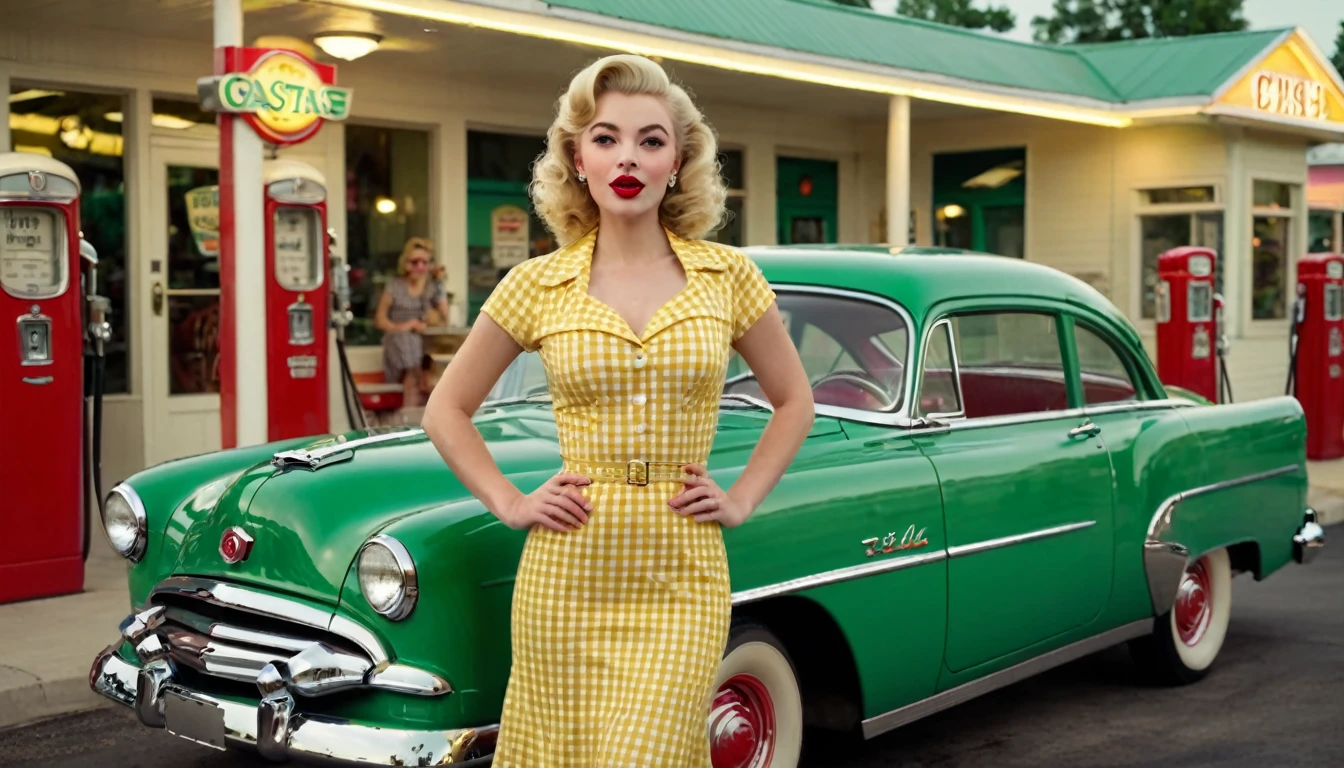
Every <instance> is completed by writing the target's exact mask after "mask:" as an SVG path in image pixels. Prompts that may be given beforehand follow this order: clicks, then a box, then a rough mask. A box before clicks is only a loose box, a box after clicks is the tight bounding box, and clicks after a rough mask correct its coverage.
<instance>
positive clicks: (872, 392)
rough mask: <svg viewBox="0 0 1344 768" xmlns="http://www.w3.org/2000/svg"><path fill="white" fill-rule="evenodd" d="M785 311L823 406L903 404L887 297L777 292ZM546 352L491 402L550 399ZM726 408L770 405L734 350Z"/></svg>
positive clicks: (528, 360)
mask: <svg viewBox="0 0 1344 768" xmlns="http://www.w3.org/2000/svg"><path fill="white" fill-rule="evenodd" d="M778 303H779V310H780V315H781V317H782V318H783V320H784V326H785V328H786V329H787V330H788V332H789V336H790V337H791V338H792V339H793V343H794V345H795V346H796V347H797V348H798V352H799V356H800V357H801V358H802V361H803V368H804V370H806V371H807V376H808V379H809V380H810V381H811V382H812V395H813V399H814V400H815V401H816V403H817V405H819V406H830V407H835V408H845V409H854V410H862V411H872V412H879V413H881V412H886V413H889V412H892V411H896V410H899V409H900V407H901V404H902V402H903V399H904V397H905V392H904V387H903V384H904V381H905V363H906V355H907V354H909V336H910V333H909V330H910V329H909V326H908V325H907V323H906V321H905V319H904V317H903V315H902V314H901V313H898V312H897V311H896V310H894V309H892V308H891V307H890V306H888V305H885V304H878V303H875V302H873V301H871V300H867V299H861V298H854V297H850V296H841V295H836V294H830V293H804V292H788V291H785V290H779V291H778ZM549 400H550V390H549V388H548V386H547V382H546V369H545V366H544V365H543V364H542V361H541V355H540V354H539V353H536V352H526V353H523V354H521V355H519V356H518V357H517V358H516V359H515V360H514V361H513V363H512V364H510V365H509V367H508V369H507V370H505V371H504V375H502V376H501V377H500V378H499V381H498V382H496V383H495V386H494V387H493V388H492V389H491V390H490V393H489V394H488V395H487V396H486V400H485V404H486V405H500V404H503V403H513V402H548V401H549ZM722 405H723V406H724V407H744V408H752V407H768V399H767V398H766V396H765V394H764V393H763V392H762V391H761V388H760V386H759V384H757V382H756V377H755V376H754V375H753V374H752V373H751V369H750V368H749V367H748V366H747V364H746V362H745V361H744V360H743V359H742V357H741V356H740V355H738V354H737V353H736V352H733V354H732V357H731V359H730V360H729V361H728V371H727V375H726V377H725V379H724V398H723V402H722Z"/></svg>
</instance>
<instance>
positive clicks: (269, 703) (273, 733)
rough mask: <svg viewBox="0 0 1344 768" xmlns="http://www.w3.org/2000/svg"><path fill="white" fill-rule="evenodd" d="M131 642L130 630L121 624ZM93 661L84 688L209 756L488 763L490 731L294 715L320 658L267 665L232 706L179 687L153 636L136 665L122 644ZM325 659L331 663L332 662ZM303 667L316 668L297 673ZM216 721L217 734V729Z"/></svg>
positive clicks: (318, 673) (142, 639)
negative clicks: (252, 693)
mask: <svg viewBox="0 0 1344 768" xmlns="http://www.w3.org/2000/svg"><path fill="white" fill-rule="evenodd" d="M129 627H130V628H131V630H132V632H131V633H132V634H135V632H134V629H135V628H136V627H135V624H134V623H133V622H132V623H130V624H129ZM129 639H130V638H127V637H125V630H124V631H123V638H122V640H118V641H117V642H115V643H113V644H111V645H109V646H108V647H107V648H105V649H103V651H102V652H101V653H99V654H98V656H97V657H96V658H95V659H94V662H93V667H92V668H91V669H90V670H89V686H90V687H91V688H92V689H93V690H94V691H96V692H98V693H100V694H102V695H104V696H106V697H108V698H109V699H111V700H113V701H115V702H117V703H120V704H124V705H126V706H128V707H130V708H132V709H133V710H135V712H136V715H137V716H138V717H139V719H140V722H141V723H143V724H144V725H146V726H149V727H151V728H166V729H167V730H168V731H169V732H170V733H173V734H174V735H176V736H181V737H183V738H186V739H190V740H191V741H195V742H197V743H199V744H203V745H205V746H210V747H214V748H216V749H225V748H226V747H228V746H242V747H247V748H252V749H256V750H257V751H258V752H259V753H260V754H261V755H262V756H263V757H266V758H268V759H270V760H274V761H277V762H280V761H286V760H290V759H297V760H300V761H304V762H316V763H323V764H328V765H364V766H367V765H463V766H486V765H489V763H490V753H491V752H493V746H494V740H495V736H496V735H497V732H498V728H497V726H493V725H492V726H485V727H481V728H461V729H453V730H437V731H410V730H395V729H390V728H378V727H371V726H365V725H359V724H356V723H351V722H349V721H348V720H343V719H340V718H334V717H328V716H323V715H318V714H309V713H303V712H299V711H297V707H296V696H295V689H302V686H304V685H305V684H311V682H312V681H313V680H314V679H319V680H322V681H329V680H330V679H331V677H330V670H328V669H326V668H319V667H321V665H322V664H324V663H325V661H324V660H325V659H326V658H328V657H327V656H324V655H323V653H324V651H321V650H319V651H313V652H311V653H308V654H306V657H305V658H302V659H301V658H300V657H296V658H295V659H294V660H292V661H291V662H289V663H283V662H282V663H280V664H275V665H268V666H267V667H266V669H265V670H263V673H262V675H261V676H260V677H259V678H258V681H257V686H258V689H259V692H260V701H259V702H257V703H256V704H251V703H245V702H237V701H233V700H230V699H224V698H219V697H216V696H211V695H209V694H206V693H202V692H200V691H195V690H192V689H190V688H187V687H186V686H184V685H182V684H180V683H179V682H178V681H177V680H176V679H175V676H174V673H173V662H172V661H171V659H170V658H169V656H168V654H167V652H166V649H165V648H164V646H163V645H162V643H161V642H160V640H159V636H158V635H155V634H148V633H142V634H141V636H139V637H138V640H139V644H138V645H136V646H135V652H136V656H137V657H138V659H139V662H140V663H139V664H135V663H131V662H127V661H126V660H125V659H123V658H122V657H121V655H120V653H119V650H120V648H121V647H122V643H123V640H129ZM330 658H332V659H336V660H338V661H339V659H340V654H335V655H333V656H331V657H330ZM303 662H319V663H318V664H311V663H310V664H309V666H307V667H306V668H304V667H303ZM221 721H222V727H221Z"/></svg>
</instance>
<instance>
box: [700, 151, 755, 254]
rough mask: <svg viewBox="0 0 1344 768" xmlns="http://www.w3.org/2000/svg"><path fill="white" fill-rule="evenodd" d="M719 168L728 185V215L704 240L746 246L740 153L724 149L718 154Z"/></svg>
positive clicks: (743, 182)
mask: <svg viewBox="0 0 1344 768" xmlns="http://www.w3.org/2000/svg"><path fill="white" fill-rule="evenodd" d="M719 166H720V168H721V169H722V173H723V179H724V181H725V182H726V183H727V184H728V203H727V208H728V215H727V217H726V218H725V219H724V222H723V226H721V227H719V228H718V229H716V230H714V231H713V232H711V233H709V234H708V235H706V236H705V239H706V240H713V241H714V242H716V243H723V244H725V245H731V246H735V247H739V248H740V247H742V246H743V245H746V241H745V237H744V235H743V224H742V212H743V210H744V209H745V208H746V201H747V188H746V181H745V177H744V173H743V170H742V151H741V150H738V149H725V150H723V151H722V152H720V153H719Z"/></svg>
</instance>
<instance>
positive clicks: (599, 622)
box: [423, 56, 813, 768]
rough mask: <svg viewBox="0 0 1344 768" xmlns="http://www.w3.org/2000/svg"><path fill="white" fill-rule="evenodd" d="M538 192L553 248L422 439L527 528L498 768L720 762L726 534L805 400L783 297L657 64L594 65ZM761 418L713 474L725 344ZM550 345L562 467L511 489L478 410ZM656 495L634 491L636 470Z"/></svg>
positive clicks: (547, 355) (504, 285)
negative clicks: (757, 401) (524, 358)
mask: <svg viewBox="0 0 1344 768" xmlns="http://www.w3.org/2000/svg"><path fill="white" fill-rule="evenodd" d="M557 112H558V114H557V116H556V119H555V122H554V124H553V125H552V126H551V129H550V132H549V134H548V143H547V147H548V148H547V150H546V152H545V153H544V154H543V155H542V156H541V158H540V159H539V161H538V162H537V164H536V166H535V168H534V178H533V182H532V188H531V191H532V199H533V203H534V205H535V206H536V209H537V211H538V213H539V214H540V215H541V217H542V218H543V219H544V220H545V222H546V224H547V226H548V227H549V228H550V229H551V231H552V232H554V233H555V235H556V236H557V238H558V239H559V240H560V242H562V243H566V245H563V246H562V247H561V248H560V249H559V250H557V251H555V252H554V253H551V254H548V255H546V256H542V257H539V258H536V259H532V260H530V261H527V262H524V263H523V264H520V265H518V266H516V267H514V268H513V269H512V270H510V271H509V272H508V273H507V274H506V275H505V277H504V279H503V280H502V281H501V282H500V284H499V286H498V287H497V288H496V289H495V290H494V292H493V293H492V294H491V295H490V297H489V298H488V299H487V301H486V303H485V305H484V306H483V307H482V309H481V314H480V316H479V319H478V321H477V322H476V324H475V326H474V327H473V328H472V330H471V333H470V335H469V336H468V337H467V339H466V341H465V342H464V344H463V346H462V348H461V349H460V350H459V352H458V354H457V355H456V357H454V359H453V362H452V363H451V364H450V365H449V366H448V370H447V371H446V372H445V374H444V376H443V377H442V379H441V380H440V381H439V383H438V385H437V386H436V387H435V388H434V391H433V392H432V393H431V395H430V398H429V404H428V406H427V407H426V410H425V416H424V421H423V424H424V428H425V431H426V432H427V433H428V434H429V436H430V438H431V439H432V440H433V442H434V444H435V445H436V446H437V447H438V450H439V452H440V453H441V454H442V456H443V458H444V461H446V462H447V464H448V465H449V467H450V468H451V469H452V470H453V472H454V473H455V474H456V475H457V477H459V478H460V479H461V480H462V482H463V483H464V484H465V485H466V486H467V488H468V489H469V490H470V491H471V492H472V493H473V494H474V495H475V496H476V498H478V499H479V500H480V501H481V502H482V503H483V504H484V505H485V506H486V507H487V508H488V509H489V510H490V512H492V513H493V514H494V515H495V516H496V517H498V518H499V520H500V521H502V523H503V524H504V525H507V526H509V527H511V528H515V529H526V530H527V531H528V536H527V540H526V544H525V546H524V549H523V555H522V560H521V562H520V563H519V567H518V574H517V580H516V582H515V585H514V592H513V601H514V602H513V613H512V652H513V667H512V673H511V676H510V680H509V686H508V690H507V693H506V695H505V699H504V711H503V715H502V718H501V723H500V734H499V741H498V746H497V751H496V753H495V756H494V762H493V765H494V766H495V768H543V767H544V768H617V767H619V768H627V766H640V768H652V767H654V766H666V767H667V768H673V767H675V768H709V766H710V745H709V737H708V733H707V730H708V729H707V717H708V714H709V707H710V701H711V695H712V688H713V682H714V677H715V673H716V671H717V669H718V665H719V661H720V659H721V657H722V654H723V652H724V650H725V644H726V642H727V639H728V634H729V619H730V611H731V600H730V586H729V574H728V563H727V559H726V556H725V549H724V544H723V528H724V527H732V526H738V525H741V524H742V523H743V522H744V521H746V519H747V518H748V516H749V515H751V513H752V511H753V510H754V509H756V507H757V505H759V504H760V503H761V501H762V499H764V498H765V496H766V494H768V493H769V492H770V491H771V489H773V488H774V486H775V485H776V483H777V482H778V481H779V478H780V476H781V475H782V474H783V472H784V470H785V468H786V467H787V466H788V465H789V463H790V461H792V459H793V457H794V455H795V453H796V452H797V450H798V449H799V447H800V446H801V444H802V441H803V439H804V437H805V435H806V433H807V431H808V430H809V429H810V427H811V424H812V419H813V409H812V392H811V388H810V386H809V384H808V380H807V376H806V375H805V373H804V371H803V367H802V363H801V361H800V360H799V359H798V353H797V350H796V349H795V348H794V346H793V344H792V342H791V341H790V340H789V337H788V335H787V334H786V332H785V329H784V325H783V322H782V321H781V319H780V315H779V310H778V308H777V306H776V305H775V301H774V293H773V291H771V289H770V287H769V285H768V284H767V283H766V282H765V280H764V278H763V277H762V275H761V272H760V270H759V269H758V268H757V267H756V265H755V264H754V263H753V262H751V261H750V260H748V258H747V257H746V256H745V255H744V254H742V253H741V252H739V251H735V250H733V249H731V248H728V247H725V246H721V245H717V244H714V243H710V242H705V241H703V240H701V239H700V238H702V237H703V236H704V235H705V234H706V233H707V232H710V231H712V230H713V229H714V228H715V227H716V226H717V225H718V224H719V222H720V221H721V219H722V217H723V215H724V199H725V194H726V193H725V189H724V183H723V180H722V178H721V176H720V173H719V168H718V164H717V161H716V156H717V147H716V140H715V137H714V134H713V132H712V131H711V129H710V127H709V126H708V125H706V123H705V120H704V118H703V117H702V116H701V114H700V112H699V110H698V109H697V108H696V107H695V105H694V104H693V103H692V102H691V100H690V98H688V96H687V94H686V93H685V92H684V91H683V90H682V89H681V88H680V87H678V86H676V85H673V84H672V83H670V82H669V80H668V77H667V75H666V74H665V73H664V71H663V70H662V68H661V67H659V66H658V65H657V64H655V63H653V62H652V61H650V60H648V59H646V58H643V57H638V56H611V57H608V58H604V59H601V60H599V61H597V62H596V63H594V64H593V65H591V66H589V67H588V68H587V69H584V70H583V71H582V72H580V73H579V74H578V75H577V76H575V77H574V79H573V81H572V82H571V83H570V86H569V89H568V91H567V92H566V93H565V94H564V95H563V96H562V97H561V98H560V101H559V104H558V110H557ZM732 349H736V350H737V351H738V352H740V353H741V355H742V357H743V359H744V360H745V361H746V363H747V364H748V365H749V366H751V369H752V371H753V372H754V373H755V374H756V375H757V376H758V377H759V380H760V384H761V387H762V389H763V390H764V392H765V395H766V396H767V397H768V398H769V400H770V402H771V403H772V404H773V406H774V413H773V415H772V416H771V419H770V423H769V425H768V426H767V427H766V429H765V432H764V435H763V439H762V440H761V442H760V445H759V446H758V447H757V448H756V449H755V451H754V452H753V453H752V455H751V458H750V461H749V462H748V464H747V466H746V468H745V470H744V471H743V473H742V474H741V476H740V477H739V478H738V479H737V481H736V482H734V483H733V484H732V486H731V487H730V488H728V489H724V488H721V487H720V486H719V485H718V484H717V483H716V482H715V481H714V479H713V477H711V476H710V474H709V473H708V472H707V471H706V468H705V461H706V459H707V456H708V453H709V448H710V444H711V442H712V441H713V438H714V434H715V429H716V424H717V419H718V413H719V410H718V409H719V397H720V395H721V393H722V391H723V380H724V376H725V371H726V366H727V363H728V360H729V358H730V356H731V354H730V353H731V350H732ZM524 350H527V351H539V352H540V354H541V359H542V361H543V363H544V364H545V367H546V374H547V379H548V381H549V384H550V392H551V395H552V398H553V401H554V402H553V406H554V414H555V419H556V424H557V427H558V435H559V443H560V452H561V455H562V456H563V466H562V467H561V469H560V472H559V473H558V474H556V475H555V476H554V477H552V478H551V479H550V480H549V481H547V482H546V483H545V484H543V485H542V486H541V487H540V488H538V489H536V490H534V491H532V492H530V493H524V492H523V491H521V490H519V489H518V488H516V487H515V486H514V485H513V484H512V483H511V482H509V480H508V479H507V478H505V477H504V475H502V474H501V473H500V471H499V469H498V467H497V466H496V464H495V462H494V461H493V459H492V457H491V454H490V453H489V451H488V450H487V449H486V446H485V444H484V442H483V440H482V438H481V435H480V433H479V432H478V431H477V430H476V429H475V427H474V425H473V423H472V420H471V417H472V414H473V413H474V412H475V411H476V409H477V407H478V406H479V405H480V404H481V402H482V399H483V398H484V396H485V395H486V393H487V392H488V391H489V389H490V388H491V386H492V385H493V384H494V383H495V381H496V379H497V378H498V377H499V376H500V374H501V373H502V372H503V371H504V369H505V367H506V366H508V364H509V363H510V362H511V361H512V360H513V359H514V357H515V356H517V355H518V354H519V353H520V352H522V351H524ZM632 460H642V461H647V462H648V473H649V477H648V481H649V482H648V484H647V485H638V484H627V482H626V475H625V470H626V467H627V465H628V462H630V461H632Z"/></svg>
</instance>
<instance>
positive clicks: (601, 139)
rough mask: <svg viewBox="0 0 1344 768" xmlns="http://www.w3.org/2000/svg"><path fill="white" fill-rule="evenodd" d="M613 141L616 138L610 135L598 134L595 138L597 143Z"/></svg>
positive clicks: (594, 141)
mask: <svg viewBox="0 0 1344 768" xmlns="http://www.w3.org/2000/svg"><path fill="white" fill-rule="evenodd" d="M613 141H615V139H613V138H611V137H610V136H598V137H597V138H596V139H593V143H595V144H610V143H611V142H613Z"/></svg>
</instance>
